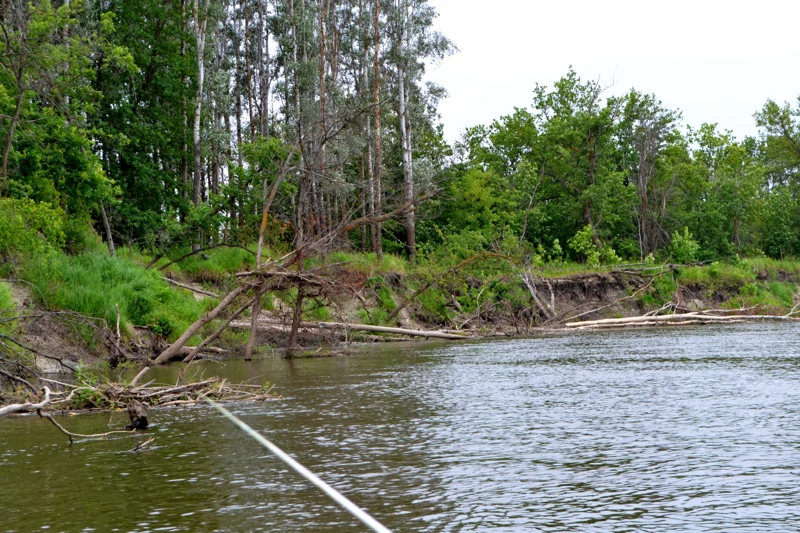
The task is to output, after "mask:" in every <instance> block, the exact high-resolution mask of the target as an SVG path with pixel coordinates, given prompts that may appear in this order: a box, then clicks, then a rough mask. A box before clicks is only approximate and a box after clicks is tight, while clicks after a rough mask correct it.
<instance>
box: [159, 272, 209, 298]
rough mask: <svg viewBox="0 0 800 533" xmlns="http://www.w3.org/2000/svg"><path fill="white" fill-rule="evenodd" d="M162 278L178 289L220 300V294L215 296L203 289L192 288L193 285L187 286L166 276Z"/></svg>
mask: <svg viewBox="0 0 800 533" xmlns="http://www.w3.org/2000/svg"><path fill="white" fill-rule="evenodd" d="M161 278H162V279H163V280H164V281H166V282H167V283H170V284H172V285H175V286H176V287H180V288H181V289H186V290H187V291H192V292H196V293H197V294H202V295H203V296H210V297H211V298H219V294H215V293H213V292H209V291H206V290H203V289H198V288H197V287H192V286H191V285H186V284H184V283H179V282H177V281H175V280H174V279H170V278H168V277H166V276H161Z"/></svg>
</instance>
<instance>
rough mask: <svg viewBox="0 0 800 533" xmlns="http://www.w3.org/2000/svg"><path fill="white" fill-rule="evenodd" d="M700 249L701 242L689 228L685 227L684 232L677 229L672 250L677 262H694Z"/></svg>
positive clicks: (673, 257) (671, 245) (673, 235)
mask: <svg viewBox="0 0 800 533" xmlns="http://www.w3.org/2000/svg"><path fill="white" fill-rule="evenodd" d="M699 251H700V244H698V242H697V241H696V240H694V237H693V236H692V234H691V233H689V228H687V227H684V228H683V233H681V232H680V231H675V233H673V234H672V243H671V244H670V252H671V253H672V259H673V260H674V261H675V262H676V263H694V262H695V261H697V253H698V252H699Z"/></svg>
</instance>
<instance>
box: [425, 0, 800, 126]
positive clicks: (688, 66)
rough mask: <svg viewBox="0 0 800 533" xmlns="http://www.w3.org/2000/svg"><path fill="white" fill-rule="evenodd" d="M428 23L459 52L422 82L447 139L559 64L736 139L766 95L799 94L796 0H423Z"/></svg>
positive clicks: (520, 96)
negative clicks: (436, 96) (433, 14)
mask: <svg viewBox="0 0 800 533" xmlns="http://www.w3.org/2000/svg"><path fill="white" fill-rule="evenodd" d="M430 2H431V4H432V5H433V6H435V7H436V8H437V11H438V12H439V17H438V18H437V19H436V24H435V26H436V28H437V29H438V30H440V31H441V32H442V33H444V34H445V35H446V36H447V37H448V38H450V40H452V41H453V42H454V43H455V44H456V45H457V46H458V48H459V50H460V51H459V52H458V53H456V54H454V55H452V56H450V57H448V58H445V59H444V61H443V62H442V63H441V64H440V65H438V66H435V65H430V66H429V67H428V72H427V76H426V79H428V80H431V81H434V82H436V83H438V84H439V85H442V86H444V87H445V88H446V89H447V91H448V93H449V95H450V96H449V98H447V99H445V100H443V101H442V102H441V103H440V107H439V109H440V113H441V115H442V122H443V123H444V126H445V135H446V137H447V139H448V140H449V141H453V140H456V139H457V138H459V137H460V136H461V134H462V133H463V132H464V130H465V129H466V128H468V127H470V126H474V125H476V124H488V123H490V122H491V121H492V120H493V119H495V118H498V117H500V116H501V115H505V114H510V113H512V112H513V109H514V107H529V106H530V104H531V102H532V95H533V88H534V84H535V83H536V82H538V83H540V84H544V85H547V86H552V84H553V82H555V81H556V80H558V79H559V78H561V77H562V76H563V75H564V74H566V72H567V69H568V67H569V65H572V66H573V68H574V70H575V72H576V73H577V74H578V76H580V77H581V79H583V80H588V79H599V80H600V81H601V83H603V84H604V85H609V84H611V83H612V82H613V83H614V86H613V87H611V88H610V89H609V90H608V94H622V93H625V92H627V91H628V90H629V89H630V88H631V87H635V88H636V89H637V90H639V91H642V92H645V93H653V94H655V95H656V96H657V97H658V98H659V99H660V100H661V101H662V102H663V104H664V105H665V106H667V107H669V108H671V109H680V110H681V111H682V112H683V120H684V124H688V125H691V126H693V127H699V126H700V124H701V123H703V122H717V123H718V124H719V125H720V128H722V129H730V130H733V132H734V134H735V135H736V137H737V138H740V139H741V138H742V137H744V136H745V135H755V134H756V132H757V129H756V126H755V122H754V120H753V113H754V112H756V111H757V110H759V109H760V108H761V106H762V105H763V104H764V102H766V100H767V99H768V98H771V99H773V100H775V101H778V102H781V103H782V102H784V101H787V100H788V101H790V102H792V103H795V102H796V98H797V96H798V94H800V30H799V29H798V27H799V26H798V25H800V2H798V1H797V0H780V1H779V0H760V1H758V2H752V1H751V2H736V1H727V2H725V1H717V0H694V1H688V0H673V1H670V2H663V1H662V2H657V1H647V0H638V1H634V0H594V1H592V0H571V1H558V0H430Z"/></svg>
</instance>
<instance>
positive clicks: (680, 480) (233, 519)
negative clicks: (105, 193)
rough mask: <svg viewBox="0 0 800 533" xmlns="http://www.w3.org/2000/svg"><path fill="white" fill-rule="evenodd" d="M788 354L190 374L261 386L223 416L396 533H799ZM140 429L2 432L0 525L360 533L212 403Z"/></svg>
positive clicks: (595, 337)
mask: <svg viewBox="0 0 800 533" xmlns="http://www.w3.org/2000/svg"><path fill="white" fill-rule="evenodd" d="M798 341H800V328H799V327H797V326H795V325H786V324H777V325H776V324H759V325H749V326H743V327H737V328H718V329H713V328H700V329H682V330H674V329H670V330H661V331H656V330H651V331H638V332H615V333H589V334H579V335H571V336H556V337H548V338H537V339H526V340H512V341H495V342H485V343H473V344H447V345H427V346H425V347H419V346H418V345H417V346H408V345H405V346H402V347H381V348H376V349H375V350H374V351H372V353H370V354H367V355H359V356H351V357H347V358H342V357H340V358H331V359H313V360H299V361H292V362H287V361H282V360H266V361H261V362H256V363H252V364H248V363H244V362H231V363H228V364H227V365H225V366H211V367H210V368H209V367H206V368H205V369H204V370H203V372H204V373H205V375H211V374H214V373H221V374H224V375H225V376H227V377H229V378H230V379H231V380H244V379H249V378H256V379H262V380H263V379H268V380H269V381H272V382H274V383H277V384H278V387H277V388H276V390H277V391H279V392H280V393H281V394H283V396H284V398H283V399H282V400H280V401H275V402H267V403H263V404H238V405H233V406H231V407H232V410H233V411H234V412H235V413H236V414H238V415H240V416H241V417H242V418H243V419H244V420H245V421H246V422H248V423H249V424H251V425H252V426H253V427H255V428H256V429H257V430H259V431H262V432H264V434H266V435H267V436H268V437H269V438H270V439H272V440H273V441H274V442H275V443H277V444H278V445H279V446H281V447H283V448H284V449H285V450H286V451H288V452H289V453H290V454H292V455H293V456H294V457H296V458H297V459H298V460H299V461H300V462H302V463H304V464H305V465H306V466H308V467H309V468H311V469H312V470H313V471H315V472H317V473H319V474H320V475H321V476H322V477H323V478H324V479H325V480H327V481H328V482H329V483H331V484H332V485H333V486H334V487H336V488H337V489H339V490H341V491H342V492H344V493H345V494H346V495H348V496H349V497H350V498H351V499H352V500H354V501H355V502H356V503H358V504H359V505H361V506H363V507H365V508H366V509H368V510H369V511H370V512H371V513H372V514H374V515H375V516H376V517H377V518H378V519H379V520H381V521H382V522H383V523H384V524H386V525H387V526H388V527H389V528H391V529H393V530H394V531H398V532H399V531H408V532H412V531H526V532H527V531H546V532H551V531H552V532H556V531H581V532H592V531H653V532H663V531H765V532H766V531H770V532H782V531H800V357H798V350H799V349H800V348H798V346H800V343H799V342H798ZM163 372H164V373H163V378H164V379H167V378H168V373H170V372H175V369H174V368H171V369H166V370H163ZM259 376H260V377H259ZM170 379H172V378H170ZM152 419H153V422H154V426H153V428H152V430H151V431H150V433H151V434H152V435H153V436H155V441H154V443H153V444H154V446H153V448H152V449H150V450H149V451H144V452H139V453H128V452H126V450H128V449H130V448H132V447H133V444H134V441H132V440H131V439H129V438H123V439H121V440H114V441H110V442H97V441H93V442H83V443H77V444H75V445H73V446H68V444H67V441H66V440H65V438H64V436H63V435H61V434H60V433H58V432H57V431H56V430H55V429H54V428H53V427H51V426H50V425H49V424H47V423H46V422H45V421H41V420H38V419H36V418H34V417H27V418H17V419H0V508H2V514H1V515H0V531H25V532H27V531H70V532H72V531H125V532H127V531H314V532H319V533H324V532H334V531H364V528H363V527H361V526H359V525H358V523H356V522H354V521H353V520H351V519H350V518H349V516H348V515H347V514H345V513H344V512H343V511H341V510H339V509H338V508H337V507H335V506H334V504H332V503H331V502H329V500H328V499H327V498H326V497H325V496H324V495H322V494H321V493H319V492H318V491H317V489H315V488H313V487H311V486H310V485H309V484H307V483H306V482H304V481H302V480H300V479H299V478H298V477H297V476H296V475H295V474H293V473H292V472H290V471H288V470H287V468H286V467H284V466H283V465H282V464H281V463H279V462H278V461H277V460H275V459H274V458H272V457H271V456H269V455H268V454H267V452H266V451H265V450H263V449H261V448H259V447H258V446H257V445H256V444H255V443H254V442H253V441H251V440H250V439H249V438H248V437H246V436H245V435H244V434H242V433H240V432H239V431H238V430H236V429H234V428H233V427H232V426H231V425H230V424H229V423H227V422H226V421H224V420H222V419H220V417H219V416H218V415H217V414H216V413H215V412H213V411H212V410H210V409H209V408H207V407H194V408H185V409H166V410H156V411H155V412H154V413H153V415H152ZM62 423H63V424H64V425H65V426H66V427H68V428H69V429H71V430H72V431H74V432H83V433H92V432H102V431H107V430H108V429H110V428H119V427H121V426H123V425H124V424H125V423H126V421H125V420H124V415H123V414H122V413H113V414H108V413H105V414H91V415H78V416H71V417H64V419H63V421H62Z"/></svg>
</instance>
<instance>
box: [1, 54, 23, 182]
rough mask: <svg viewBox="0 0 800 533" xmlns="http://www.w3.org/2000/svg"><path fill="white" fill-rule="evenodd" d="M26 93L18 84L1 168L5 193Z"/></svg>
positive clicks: (20, 75)
mask: <svg viewBox="0 0 800 533" xmlns="http://www.w3.org/2000/svg"><path fill="white" fill-rule="evenodd" d="M19 79H22V69H19ZM24 95H25V91H24V90H23V87H22V86H21V85H20V84H17V102H16V104H15V107H14V115H13V116H12V117H11V123H10V124H9V125H8V133H7V134H6V145H5V147H4V148H3V166H2V168H0V179H1V180H2V181H0V192H3V191H5V188H6V178H7V177H8V156H9V154H10V153H11V141H12V140H13V139H14V129H15V128H16V126H17V122H19V115H20V109H22V99H23V96H24Z"/></svg>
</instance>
